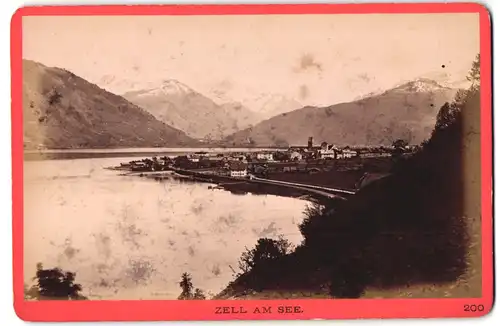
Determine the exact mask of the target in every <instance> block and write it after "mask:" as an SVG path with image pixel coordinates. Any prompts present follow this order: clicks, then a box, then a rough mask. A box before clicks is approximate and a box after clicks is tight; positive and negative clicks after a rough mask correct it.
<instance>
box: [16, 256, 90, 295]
mask: <svg viewBox="0 0 500 326" xmlns="http://www.w3.org/2000/svg"><path fill="white" fill-rule="evenodd" d="M75 276H76V274H75V273H71V272H64V271H62V270H61V269H59V268H52V269H43V265H42V264H40V263H38V264H37V272H36V276H35V277H34V280H36V281H37V282H36V285H34V286H32V287H31V288H29V289H28V288H27V287H25V297H26V298H28V299H35V300H86V299H87V298H86V297H85V296H83V295H82V294H81V293H80V292H81V291H82V286H81V285H80V284H76V283H75Z"/></svg>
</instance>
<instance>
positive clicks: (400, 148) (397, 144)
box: [392, 139, 408, 158]
mask: <svg viewBox="0 0 500 326" xmlns="http://www.w3.org/2000/svg"><path fill="white" fill-rule="evenodd" d="M406 146H408V142H407V141H406V140H404V139H398V140H395V141H394V142H393V143H392V157H395V158H399V157H401V156H402V155H403V153H404V151H405V147H406Z"/></svg>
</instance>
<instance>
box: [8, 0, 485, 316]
mask: <svg viewBox="0 0 500 326" xmlns="http://www.w3.org/2000/svg"><path fill="white" fill-rule="evenodd" d="M340 13H342V14H347V13H350V14H367V13H478V14H479V16H480V33H481V35H480V53H481V92H482V93H481V111H482V112H481V167H482V170H481V173H482V175H481V182H482V257H483V265H482V271H483V275H482V294H483V297H482V298H471V299H445V298H443V299H375V300H373V299H358V300H324V299H320V300H316V299H307V300H273V301H269V300H261V301H257V300H256V301H244V300H241V301H240V300H237V301H236V300H230V301H229V300H228V301H223V302H221V301H212V300H207V301H199V302H196V303H194V302H189V301H182V300H181V301H41V302H28V301H24V295H23V277H22V275H23V131H22V75H21V74H22V26H21V25H22V17H23V16H40V15H42V16H43V15H52V16H54V15H59V16H61V15H62V16H67V15H244V14H246V15H257V14H340ZM490 29H491V25H490V15H489V12H488V10H487V9H486V8H485V7H484V6H482V5H480V4H476V3H448V4H446V3H431V4H429V3H407V4H393V3H385V4H331V5H327V4H307V5H137V6H124V5H123V6H122V5H120V6H111V5H108V6H45V7H24V8H20V9H18V10H17V11H16V12H15V13H14V15H13V17H12V22H11V69H12V179H13V185H12V192H13V201H12V205H13V207H12V211H13V257H14V258H13V260H14V261H13V262H14V265H13V267H14V270H13V275H14V308H15V310H16V313H17V315H18V316H19V317H20V318H21V319H23V320H26V321H134V320H135V321H139V320H151V321H157V320H234V319H253V320H258V319H315V318H316V319H354V318H406V317H414V318H419V317H473V316H481V315H485V314H487V313H488V312H489V311H490V310H491V307H492V304H493V218H492V213H493V212H492V190H493V189H492V106H491V104H492V94H491V86H492V80H491V30H490ZM465 304H482V305H484V311H482V312H465V311H464V309H463V306H464V305H465ZM221 305H222V306H230V307H240V306H243V307H245V308H246V309H247V310H252V309H253V308H254V307H257V306H272V307H273V312H272V313H268V314H252V313H248V314H215V307H217V306H221ZM278 305H300V306H301V307H302V310H303V312H302V313H300V314H278V313H277V312H276V307H277V306H278Z"/></svg>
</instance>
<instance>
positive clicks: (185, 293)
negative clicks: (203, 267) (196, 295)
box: [179, 273, 193, 300]
mask: <svg viewBox="0 0 500 326" xmlns="http://www.w3.org/2000/svg"><path fill="white" fill-rule="evenodd" d="M179 285H180V287H181V289H182V292H181V294H180V296H179V300H190V299H192V298H193V282H192V279H191V275H189V273H183V274H182V276H181V281H180V282H179Z"/></svg>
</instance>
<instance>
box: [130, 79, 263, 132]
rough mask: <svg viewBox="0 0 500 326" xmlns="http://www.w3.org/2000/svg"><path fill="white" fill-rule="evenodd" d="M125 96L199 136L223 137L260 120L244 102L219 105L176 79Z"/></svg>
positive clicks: (164, 120) (161, 119)
mask: <svg viewBox="0 0 500 326" xmlns="http://www.w3.org/2000/svg"><path fill="white" fill-rule="evenodd" d="M123 97H124V98H126V99H127V100H129V101H130V102H132V103H134V104H137V105H138V106H140V107H143V108H144V109H146V110H148V111H149V112H150V113H151V114H153V115H154V116H155V117H156V118H157V119H158V120H160V121H163V122H165V123H166V124H168V125H170V126H172V127H174V128H178V129H180V130H183V131H184V132H186V134H187V135H188V136H190V137H193V138H197V139H205V140H221V139H223V138H224V137H226V136H228V135H230V134H233V133H235V132H237V131H239V130H242V129H245V128H248V127H250V126H252V125H253V124H255V123H256V122H258V121H260V119H259V116H258V114H257V113H254V112H253V111H251V110H249V109H247V108H246V107H244V106H243V105H242V104H241V103H238V102H233V103H225V104H222V105H218V104H216V103H215V102H214V101H212V100H211V99H209V98H208V97H206V96H204V95H202V94H200V93H198V92H196V91H194V90H193V89H191V88H190V87H188V86H186V85H185V84H183V83H181V82H179V81H177V80H165V81H163V82H162V83H161V85H159V86H158V87H156V88H151V89H145V90H137V91H130V92H127V93H125V94H123Z"/></svg>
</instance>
